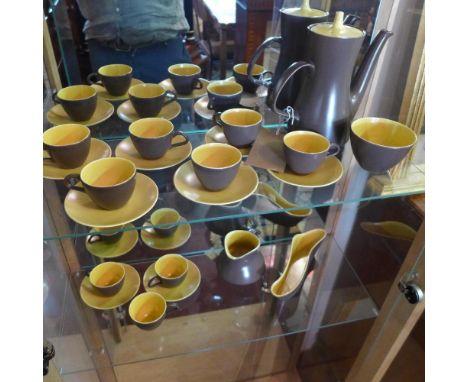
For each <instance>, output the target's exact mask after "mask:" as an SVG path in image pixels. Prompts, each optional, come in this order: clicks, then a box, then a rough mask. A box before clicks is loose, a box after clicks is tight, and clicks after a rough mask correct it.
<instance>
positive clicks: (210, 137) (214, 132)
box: [205, 125, 252, 156]
mask: <svg viewBox="0 0 468 382" xmlns="http://www.w3.org/2000/svg"><path fill="white" fill-rule="evenodd" d="M205 143H227V144H229V142H228V141H227V139H226V136H225V135H224V132H223V129H222V128H221V127H220V126H218V125H216V126H213V127H212V128H211V129H209V130H208V131H207V132H206V134H205ZM251 148H252V147H251V146H249V147H238V149H239V151H240V152H241V154H242V155H243V156H247V155H249V153H250V149H251Z"/></svg>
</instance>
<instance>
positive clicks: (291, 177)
mask: <svg viewBox="0 0 468 382" xmlns="http://www.w3.org/2000/svg"><path fill="white" fill-rule="evenodd" d="M268 172H269V173H270V175H271V176H273V177H274V178H276V179H278V180H279V181H281V182H283V183H286V184H290V185H291V186H296V187H304V188H318V187H325V186H329V185H331V184H333V183H336V182H338V181H339V180H340V178H341V176H342V175H343V165H342V164H341V162H340V161H339V160H338V159H336V158H335V157H328V158H326V159H325V160H324V161H323V162H322V163H321V164H320V166H319V167H317V169H316V170H315V171H314V172H311V173H310V174H306V175H299V174H295V173H294V172H292V171H291V170H290V169H289V168H288V167H286V170H285V171H284V172H283V173H280V172H276V171H272V170H268Z"/></svg>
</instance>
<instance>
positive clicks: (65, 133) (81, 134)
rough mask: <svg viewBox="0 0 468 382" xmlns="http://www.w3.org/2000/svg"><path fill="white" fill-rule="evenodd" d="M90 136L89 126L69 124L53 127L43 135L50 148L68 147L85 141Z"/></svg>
mask: <svg viewBox="0 0 468 382" xmlns="http://www.w3.org/2000/svg"><path fill="white" fill-rule="evenodd" d="M90 134H91V132H90V130H89V128H88V127H87V126H85V125H79V124H74V123H69V124H65V125H58V126H54V127H51V128H50V129H48V130H46V131H45V132H44V134H42V139H43V142H44V143H45V144H46V145H49V146H68V145H73V144H75V143H79V142H81V141H83V140H85V139H86V138H88V137H89V135H90Z"/></svg>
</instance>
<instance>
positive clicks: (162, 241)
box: [140, 218, 192, 251]
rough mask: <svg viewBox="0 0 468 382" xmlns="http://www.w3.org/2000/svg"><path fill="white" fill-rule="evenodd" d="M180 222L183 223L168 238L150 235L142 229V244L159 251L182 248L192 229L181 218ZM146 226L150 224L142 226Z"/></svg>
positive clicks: (154, 234)
mask: <svg viewBox="0 0 468 382" xmlns="http://www.w3.org/2000/svg"><path fill="white" fill-rule="evenodd" d="M180 220H181V221H183V222H185V223H184V224H179V225H178V226H177V229H176V231H175V232H174V234H173V235H171V236H169V237H163V236H160V235H159V234H158V233H156V232H155V233H150V232H148V231H146V230H145V229H142V230H141V232H140V235H141V239H142V240H143V243H145V244H146V245H147V246H148V247H150V248H153V249H158V250H161V251H166V250H169V249H176V248H179V247H182V246H183V245H184V244H185V243H186V242H187V241H188V239H190V235H191V234H192V228H191V227H190V224H188V223H187V220H186V219H184V218H181V219H180ZM146 225H151V224H150V223H148V222H147V223H145V224H144V225H143V226H146Z"/></svg>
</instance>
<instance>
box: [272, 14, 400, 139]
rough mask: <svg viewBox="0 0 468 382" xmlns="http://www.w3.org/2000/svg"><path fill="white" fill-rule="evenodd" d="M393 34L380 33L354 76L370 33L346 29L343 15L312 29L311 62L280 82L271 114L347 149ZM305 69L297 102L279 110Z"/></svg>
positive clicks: (307, 46)
mask: <svg viewBox="0 0 468 382" xmlns="http://www.w3.org/2000/svg"><path fill="white" fill-rule="evenodd" d="M392 35H393V33H392V32H389V31H387V30H381V31H380V32H379V34H378V35H377V37H376V38H375V39H374V41H373V42H372V44H371V45H370V47H369V49H368V50H367V52H366V55H365V56H364V59H363V60H362V63H361V64H360V66H359V68H358V70H357V71H356V72H355V74H354V76H353V73H354V69H355V63H356V59H357V57H358V54H359V51H360V49H361V46H362V43H363V41H364V37H365V32H364V31H362V30H360V29H358V28H355V27H352V26H348V25H344V23H343V12H336V15H335V20H334V21H333V23H329V22H326V23H319V24H313V25H310V26H308V27H307V39H306V43H305V51H306V58H305V60H304V61H298V62H294V63H293V64H291V65H290V66H289V67H288V68H287V69H286V70H285V71H284V73H283V74H282V75H281V77H280V78H279V79H278V81H277V82H276V85H275V86H274V88H273V92H272V99H273V101H272V109H273V110H274V111H275V112H276V113H278V114H280V115H283V116H285V117H287V118H288V124H289V130H311V131H315V132H317V133H319V134H322V135H324V136H325V137H327V138H328V140H330V141H331V142H333V143H336V144H338V145H340V147H343V146H344V144H345V143H346V142H347V141H348V139H349V134H350V125H351V120H352V118H353V116H354V114H355V113H356V111H357V109H358V106H359V104H360V102H361V100H362V97H363V95H364V92H365V90H366V87H367V85H368V83H369V80H370V78H371V75H372V73H373V71H374V69H375V66H376V63H377V61H378V58H379V55H380V53H381V52H382V49H383V47H384V46H385V43H386V42H387V40H388V39H389V38H390V37H391V36H392ZM303 68H307V69H309V73H307V75H302V76H298V77H299V78H300V80H301V81H300V83H301V85H300V90H299V94H298V96H297V99H296V101H295V102H294V103H290V104H289V105H288V106H287V107H286V108H283V107H282V106H280V105H279V101H280V98H281V94H282V91H283V89H284V88H286V86H287V84H288V82H290V79H291V78H293V77H294V75H295V74H296V72H298V71H299V70H301V69H303ZM304 74H306V73H304Z"/></svg>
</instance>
